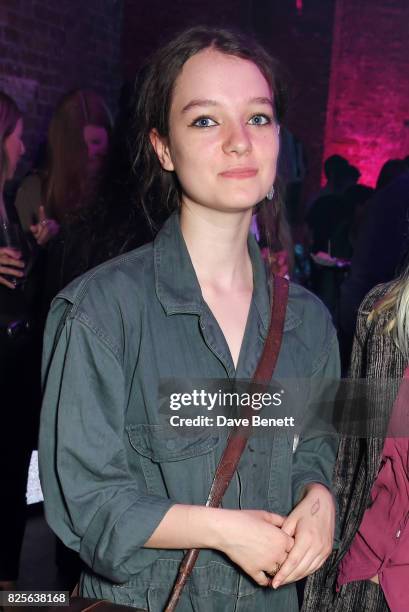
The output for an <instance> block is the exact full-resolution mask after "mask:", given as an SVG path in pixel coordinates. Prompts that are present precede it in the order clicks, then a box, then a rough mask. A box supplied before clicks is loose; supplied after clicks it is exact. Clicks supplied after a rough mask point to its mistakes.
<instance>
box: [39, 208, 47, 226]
mask: <svg viewBox="0 0 409 612" xmlns="http://www.w3.org/2000/svg"><path fill="white" fill-rule="evenodd" d="M38 220H39V222H40V223H41V221H46V220H47V217H46V214H45V208H44V206H40V208H39V209H38Z"/></svg>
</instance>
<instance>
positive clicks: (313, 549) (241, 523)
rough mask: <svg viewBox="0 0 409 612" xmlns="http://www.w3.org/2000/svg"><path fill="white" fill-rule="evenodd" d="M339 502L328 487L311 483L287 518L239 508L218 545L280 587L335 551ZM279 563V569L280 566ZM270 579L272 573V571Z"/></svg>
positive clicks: (250, 571)
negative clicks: (336, 507) (336, 516)
mask: <svg viewBox="0 0 409 612" xmlns="http://www.w3.org/2000/svg"><path fill="white" fill-rule="evenodd" d="M334 529H335V505H334V500H333V497H332V495H331V493H330V492H329V491H328V489H327V488H326V487H324V486H323V485H319V484H311V485H309V486H308V487H306V489H305V494H304V497H303V498H302V500H301V501H300V502H299V503H298V504H297V506H296V507H295V508H294V510H293V511H292V512H291V513H290V514H289V515H288V516H287V517H283V516H280V515H279V514H274V513H271V512H265V511H261V510H240V511H239V512H238V513H236V512H235V516H234V519H233V520H231V519H230V520H229V522H228V524H227V528H225V529H224V533H223V543H222V545H221V546H220V549H221V550H223V552H225V553H226V554H227V555H228V556H229V557H230V559H231V560H232V561H234V562H235V563H237V565H239V566H240V567H241V568H242V569H243V570H244V571H245V572H246V573H247V574H248V575H249V576H251V577H252V578H253V580H255V581H256V582H257V583H258V584H259V585H261V586H273V588H277V587H279V586H281V585H283V584H287V583H289V582H295V581H296V580H300V579H301V578H304V577H305V576H308V575H309V574H312V573H313V572H315V571H316V570H317V569H319V568H320V567H321V565H323V564H324V562H325V560H326V559H327V557H328V556H329V554H330V553H331V550H332V543H333V537H334ZM279 566H280V569H279V571H278V572H277V568H278V567H279ZM274 574H275V576H274V579H273V581H272V582H271V578H270V577H269V575H270V576H271V575H274Z"/></svg>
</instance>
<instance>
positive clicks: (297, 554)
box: [273, 541, 316, 588]
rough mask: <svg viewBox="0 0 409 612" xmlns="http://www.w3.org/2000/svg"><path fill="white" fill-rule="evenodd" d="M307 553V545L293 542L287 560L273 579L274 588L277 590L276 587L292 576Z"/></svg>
mask: <svg viewBox="0 0 409 612" xmlns="http://www.w3.org/2000/svg"><path fill="white" fill-rule="evenodd" d="M307 552H308V545H306V544H305V543H304V544H302V543H300V542H299V541H298V542H297V541H296V542H295V544H294V546H293V548H292V550H291V551H290V553H289V554H288V557H287V559H286V560H285V562H284V563H283V565H282V567H281V569H280V571H279V572H278V573H277V575H276V576H275V578H274V583H273V587H274V588H277V586H279V585H280V584H282V583H283V582H285V580H286V579H287V577H288V576H289V575H290V574H292V573H293V572H294V571H295V570H296V568H297V567H298V566H299V565H300V563H301V562H302V561H303V559H304V558H305V555H306V554H307ZM315 555H316V551H315V552H314V553H313V556H314V557H315Z"/></svg>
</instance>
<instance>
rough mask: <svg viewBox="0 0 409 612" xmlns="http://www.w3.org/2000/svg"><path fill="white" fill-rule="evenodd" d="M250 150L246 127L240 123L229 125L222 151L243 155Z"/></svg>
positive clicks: (250, 145)
mask: <svg viewBox="0 0 409 612" xmlns="http://www.w3.org/2000/svg"><path fill="white" fill-rule="evenodd" d="M251 148H252V144H251V139H250V135H249V133H248V131H247V126H246V125H243V124H242V123H241V122H237V123H234V124H233V123H232V124H231V125H229V126H228V130H227V132H226V135H225V140H224V143H223V151H224V152H225V153H237V155H245V154H246V153H249V152H250V151H251Z"/></svg>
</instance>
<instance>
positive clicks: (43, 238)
mask: <svg viewBox="0 0 409 612" xmlns="http://www.w3.org/2000/svg"><path fill="white" fill-rule="evenodd" d="M47 235H48V229H47V225H41V227H40V231H39V233H38V236H37V238H36V240H37V244H38V245H39V246H42V245H43V244H44V242H47Z"/></svg>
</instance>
